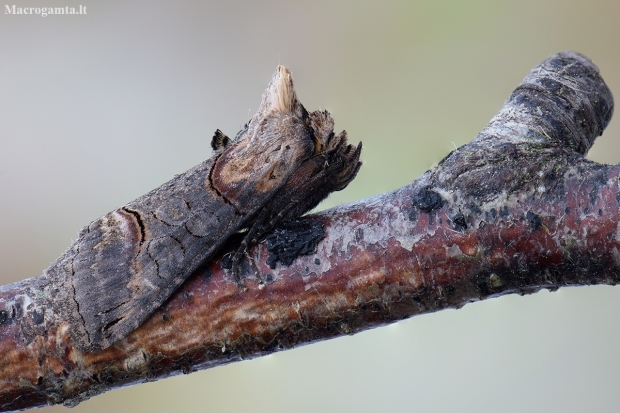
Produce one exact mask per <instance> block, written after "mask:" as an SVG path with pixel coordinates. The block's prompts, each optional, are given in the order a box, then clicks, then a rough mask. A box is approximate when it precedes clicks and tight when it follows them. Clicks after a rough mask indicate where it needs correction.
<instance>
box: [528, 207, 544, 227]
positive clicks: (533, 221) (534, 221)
mask: <svg viewBox="0 0 620 413" xmlns="http://www.w3.org/2000/svg"><path fill="white" fill-rule="evenodd" d="M525 219H527V222H528V223H529V224H530V226H531V227H532V229H533V230H537V229H538V228H539V227H540V225H541V223H542V221H541V220H540V217H539V216H538V215H536V214H535V213H533V212H532V211H527V214H526V215H525Z"/></svg>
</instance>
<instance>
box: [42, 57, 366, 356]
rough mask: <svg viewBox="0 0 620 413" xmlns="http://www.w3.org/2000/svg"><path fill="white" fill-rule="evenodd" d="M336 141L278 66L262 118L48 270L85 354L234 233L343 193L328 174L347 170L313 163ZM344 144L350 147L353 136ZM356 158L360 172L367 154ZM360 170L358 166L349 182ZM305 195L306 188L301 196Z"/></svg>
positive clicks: (124, 327)
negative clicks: (282, 208)
mask: <svg viewBox="0 0 620 413" xmlns="http://www.w3.org/2000/svg"><path fill="white" fill-rule="evenodd" d="M332 137H333V120H332V119H331V116H330V115H329V114H328V113H327V112H324V113H318V112H317V113H314V114H313V115H311V114H309V113H308V112H307V111H306V110H305V109H304V107H303V105H301V103H300V102H299V101H298V100H297V97H296V94H295V90H294V88H293V81H292V78H291V75H290V72H289V70H288V69H287V68H285V67H283V66H279V67H278V68H277V70H276V73H275V74H274V76H273V78H272V80H271V83H270V84H269V87H268V88H267V90H266V91H265V93H264V94H263V98H262V101H261V105H260V108H259V111H258V113H256V115H254V116H253V117H252V119H251V120H250V122H249V123H248V124H247V125H246V126H245V127H244V129H243V130H242V131H241V132H239V133H238V134H237V136H236V137H235V139H234V140H232V141H231V140H230V139H229V138H228V137H227V136H226V135H225V134H224V133H223V132H221V131H219V130H218V131H216V134H215V136H214V137H213V140H212V147H213V149H214V150H215V153H214V155H213V156H212V157H211V158H210V159H208V160H206V161H204V162H202V163H201V164H200V165H197V166H196V167H194V168H192V169H190V170H189V171H187V172H185V173H183V174H181V175H178V176H176V177H175V178H173V179H172V180H170V181H169V182H167V183H165V184H164V185H162V186H161V187H159V188H156V189H154V190H153V191H151V192H149V193H147V194H146V195H143V196H142V197H140V198H138V199H136V200H135V201H133V202H131V203H129V204H127V205H126V206H124V207H122V208H119V209H117V210H115V211H112V212H110V213H109V214H107V215H105V216H103V217H101V218H99V219H98V220H96V221H94V222H93V223H91V224H90V225H89V226H88V227H87V228H85V229H84V230H83V231H82V232H81V233H80V235H79V238H78V240H77V241H76V242H75V243H74V244H73V245H72V246H71V247H70V248H69V249H68V250H67V251H66V252H65V253H64V254H63V256H61V257H60V258H59V259H58V260H57V261H56V262H55V263H54V264H52V265H51V266H50V267H49V268H48V269H47V273H48V274H50V275H52V276H53V277H58V278H59V279H60V280H61V281H62V282H63V283H64V285H65V289H64V291H61V292H60V294H59V299H60V300H62V301H63V306H62V307H63V308H64V311H65V312H66V314H65V316H66V319H67V320H68V322H69V330H70V332H71V335H72V337H73V339H74V341H75V343H76V345H77V347H79V348H80V349H82V350H86V351H93V350H99V349H104V348H106V347H108V346H110V345H111V344H113V343H115V342H117V341H118V340H120V339H122V338H123V337H125V336H126V335H128V334H129V333H130V332H131V331H133V330H134V329H135V328H137V327H138V326H139V325H140V324H142V323H143V322H144V320H145V319H146V318H147V317H148V316H150V315H151V314H152V313H153V311H155V309H157V308H158V307H159V306H161V305H162V304H163V302H164V301H165V300H166V299H167V298H168V297H169V296H170V295H171V294H172V293H173V292H174V291H175V290H176V289H177V288H178V287H179V286H180V285H181V284H182V283H183V282H184V281H185V279H187V277H188V276H189V275H190V274H191V273H192V272H193V271H195V270H196V268H198V266H199V265H200V264H201V263H203V262H204V261H206V260H209V259H212V258H213V257H214V255H215V254H216V253H217V252H218V250H219V249H220V248H221V247H222V246H223V245H224V243H225V242H226V240H227V239H228V238H230V237H231V236H232V235H233V234H235V233H237V232H239V231H240V230H242V229H245V228H249V229H250V231H248V234H250V233H252V234H254V235H256V236H260V235H262V234H264V232H265V229H264V228H267V227H269V228H272V227H273V226H274V225H276V224H277V223H278V222H280V221H282V220H283V219H292V218H295V217H297V216H299V215H301V214H303V213H304V212H306V211H307V210H308V208H307V207H308V206H310V205H314V204H315V203H318V201H317V195H318V198H320V199H322V198H324V197H325V196H327V194H328V193H329V192H331V190H333V189H330V188H333V187H334V185H331V184H330V182H331V180H332V179H333V178H329V176H332V175H338V174H341V173H342V168H341V169H340V170H338V171H335V170H332V169H324V165H326V164H327V163H326V162H324V161H323V160H322V161H321V162H318V163H317V162H316V161H317V159H314V161H310V160H312V159H313V158H315V157H316V156H317V154H319V155H320V156H322V157H324V158H325V159H328V158H329V157H330V156H331V157H333V155H330V154H331V153H332V152H333V153H338V150H339V149H335V150H334V149H333V148H332V149H329V148H330V147H331V145H332V144H331V138H332ZM340 142H341V143H340V146H342V145H343V144H344V145H345V146H346V138H345V139H344V140H341V141H340ZM326 150H327V151H326ZM329 150H331V152H329ZM347 160H348V161H350V162H353V163H354V164H355V165H357V163H358V161H359V150H358V151H357V152H356V153H355V155H354V156H353V157H350V158H347ZM309 161H310V162H314V163H313V164H312V165H311V166H310V167H308V166H307V165H309V164H308V162H309ZM357 168H359V166H353V169H350V168H349V170H348V172H347V173H346V174H347V177H346V181H347V183H348V181H349V180H350V179H352V177H353V176H354V175H355V173H356V172H357ZM351 171H353V173H352V174H351ZM330 174H331V175H330ZM306 175H307V176H306ZM322 184H326V186H324V187H323V188H320V186H321V185H322ZM296 188H297V189H303V191H305V194H301V196H302V198H301V199H300V198H299V196H298V195H300V194H293V193H292V192H293V191H294V190H295V189H296ZM308 192H314V193H315V194H314V195H312V194H311V193H308ZM293 195H295V196H296V198H295V199H298V200H297V201H294V202H295V205H294V208H291V207H289V208H287V209H286V210H287V211H293V212H288V213H287V214H286V216H284V215H285V214H280V215H278V214H277V213H275V214H274V211H273V210H272V208H274V207H276V206H277V207H279V206H281V205H284V204H286V203H287V199H286V198H287V197H291V196H293ZM304 196H305V197H306V199H305V200H304V198H303V197H304ZM257 219H260V220H261V223H260V226H259V225H257V224H255V221H256V220H257ZM268 221H269V225H266V224H267V222H268ZM252 241H255V237H253V238H251V239H249V240H248V239H246V240H244V243H243V246H242V247H240V250H241V249H244V248H247V247H248V245H249V243H251V242H252ZM234 278H235V279H236V280H237V281H238V278H237V277H236V276H235V277H234Z"/></svg>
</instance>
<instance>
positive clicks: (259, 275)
mask: <svg viewBox="0 0 620 413" xmlns="http://www.w3.org/2000/svg"><path fill="white" fill-rule="evenodd" d="M612 111H613V99H612V95H611V92H610V91H609V89H608V88H607V86H606V85H605V83H604V82H603V80H602V78H601V77H600V75H599V72H598V68H597V67H596V66H594V65H593V64H592V63H591V62H590V61H589V60H588V59H587V58H586V57H584V56H581V55H578V54H576V53H571V52H565V53H561V54H558V55H555V56H552V57H551V58H549V59H547V60H546V61H544V62H543V63H541V65H539V66H538V67H536V68H534V69H533V70H532V71H531V72H530V73H529V74H528V76H527V77H526V78H525V80H524V81H523V83H522V84H521V85H520V86H519V87H518V88H517V89H516V90H515V91H514V93H513V94H512V95H511V97H510V98H509V100H508V101H507V103H506V105H505V106H504V108H503V109H502V110H501V111H500V112H499V114H498V115H496V116H495V117H494V118H493V119H492V120H491V122H490V123H489V125H488V126H487V127H486V128H485V129H484V130H483V131H482V132H481V133H480V134H479V135H478V136H477V137H476V138H475V139H474V140H473V141H472V142H471V143H469V144H467V145H465V146H463V147H461V148H459V149H456V150H454V151H453V152H452V153H450V154H449V155H448V156H447V157H446V158H445V159H444V160H443V161H442V162H441V163H440V164H439V165H438V166H437V167H435V168H434V169H432V170H430V171H428V172H426V173H425V174H424V175H422V176H421V177H420V178H419V179H417V180H415V181H414V182H412V183H411V184H409V185H407V186H405V187H403V188H401V189H399V190H397V191H394V192H391V193H387V194H383V195H380V196H377V197H373V198H369V199H365V200H362V201H358V202H355V203H352V204H348V205H343V206H341V207H338V208H335V209H332V210H329V211H325V212H322V213H319V214H316V215H313V216H311V217H309V218H306V219H308V220H313V221H321V222H323V223H324V225H325V227H324V228H325V232H326V235H325V238H323V239H322V241H320V243H319V244H318V248H317V251H316V253H315V254H311V255H306V256H301V257H298V258H296V259H295V260H294V261H293V263H292V264H291V265H290V266H285V265H283V264H281V263H278V264H277V265H276V268H275V269H271V268H270V267H269V265H268V264H267V261H268V256H269V254H270V252H269V251H268V248H267V245H266V243H264V242H263V243H260V244H259V245H257V246H256V247H255V248H254V249H252V250H251V252H250V254H251V256H252V257H253V259H254V262H255V265H254V266H253V265H249V264H248V265H247V266H246V267H247V268H245V271H246V274H247V278H246V279H245V286H246V289H245V290H243V289H241V288H239V287H238V286H237V284H236V283H235V282H234V280H233V278H232V276H231V274H230V273H229V271H227V270H225V269H223V268H222V263H223V262H225V261H226V260H223V259H222V257H223V256H224V254H225V253H226V252H229V251H231V250H233V249H234V247H235V245H234V242H232V243H231V245H229V247H228V249H227V250H226V251H223V252H222V255H220V258H218V259H216V260H215V261H212V262H210V263H207V264H205V266H204V267H203V268H202V269H200V270H199V271H196V273H195V274H194V275H193V276H192V277H191V278H190V279H189V280H188V281H187V282H186V283H185V284H184V285H183V286H182V287H181V288H180V289H179V290H178V291H177V292H176V293H175V294H174V295H173V296H172V297H171V298H170V299H169V300H168V301H167V302H166V304H164V305H163V306H162V307H161V308H160V309H159V310H158V311H156V312H155V313H154V314H153V316H152V317H150V318H149V319H148V320H147V321H146V322H145V323H144V324H143V325H142V326H141V327H139V328H138V329H137V330H135V331H134V332H133V333H132V334H130V335H129V336H128V337H127V338H126V339H124V340H122V341H120V342H118V343H116V344H115V345H112V346H111V347H110V348H108V349H106V350H103V351H100V352H94V353H83V352H80V351H79V350H77V349H76V348H74V346H73V343H72V341H71V338H70V335H69V334H68V325H67V322H66V321H65V320H63V319H62V318H61V317H60V314H61V311H60V309H59V308H58V301H57V300H55V297H56V296H57V295H58V294H59V292H60V289H61V288H63V287H62V285H61V284H60V283H59V282H58V281H57V280H54V279H53V278H52V277H49V276H48V274H47V273H44V274H43V275H41V276H39V277H35V278H30V279H28V280H24V281H22V282H19V283H15V284H11V285H7V286H4V287H2V288H0V354H2V357H1V358H0V411H12V410H19V409H26V408H31V407H36V406H41V405H45V404H56V403H65V404H66V405H70V406H71V405H75V404H77V403H79V402H80V401H82V400H85V399H87V398H89V397H92V396H94V395H96V394H99V393H102V392H104V391H107V390H111V389H114V388H118V387H123V386H127V385H130V384H135V383H140V382H145V381H152V380H158V379H160V378H163V377H167V376H171V375H175V374H179V373H189V372H191V371H195V370H200V369H205V368H209V367H213V366H218V365H222V364H227V363H230V362H233V361H238V360H243V359H248V358H253V357H258V356H262V355H265V354H269V353H272V352H275V351H279V350H284V349H288V348H292V347H295V346H298V345H302V344H308V343H312V342H315V341H319V340H324V339H327V338H332V337H336V336H339V335H343V334H354V333H356V332H359V331H362V330H365V329H369V328H374V327H378V326H381V325H385V324H388V323H391V322H394V321H397V320H400V319H403V318H407V317H411V316H413V315H417V314H424V313H428V312H433V311H437V310H441V309H444V308H455V307H456V308H458V307H461V306H463V305H465V304H467V303H469V302H472V301H477V300H482V299H486V298H489V297H496V296H500V295H503V294H509V293H519V294H528V293H533V292H536V291H538V290H540V289H542V288H547V289H550V290H555V289H557V288H559V287H561V286H565V285H592V284H616V283H617V282H618V280H619V279H620V227H619V226H618V225H619V224H618V222H619V221H620V217H619V208H618V204H619V202H620V190H619V186H618V180H619V179H620V168H619V167H618V166H613V165H600V164H597V163H594V162H590V161H588V160H586V159H585V158H584V155H585V153H586V152H587V151H588V149H589V148H590V147H591V146H592V144H593V143H594V139H595V138H596V137H597V136H599V135H600V134H601V133H602V131H603V129H604V127H605V126H606V125H607V123H608V122H609V120H610V118H611V114H612ZM288 231H289V233H288V234H285V235H286V236H284V237H283V239H289V241H288V242H290V239H301V238H303V237H304V236H306V235H304V234H305V233H304V234H300V233H299V231H300V229H299V228H296V227H291V228H289V229H288ZM282 242H284V244H286V242H287V241H282V240H280V241H277V240H276V241H273V242H272V243H271V244H272V245H270V247H269V249H270V250H271V251H272V252H271V253H272V254H273V251H274V249H276V248H277V247H278V245H277V244H278V243H280V244H282ZM280 246H282V245H280ZM269 263H270V264H272V265H273V258H272V259H271V260H269ZM253 267H255V268H253ZM261 280H263V281H261Z"/></svg>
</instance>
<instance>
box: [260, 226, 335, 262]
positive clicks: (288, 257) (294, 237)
mask: <svg viewBox="0 0 620 413" xmlns="http://www.w3.org/2000/svg"><path fill="white" fill-rule="evenodd" d="M324 227H325V223H324V222H323V221H318V220H311V219H302V220H295V221H291V222H287V223H285V224H284V225H282V226H280V227H279V228H276V229H275V230H274V231H273V232H272V233H271V234H269V235H268V236H267V237H265V242H266V243H267V250H268V251H269V257H268V258H267V265H269V267H270V268H271V269H274V268H275V267H276V264H277V263H278V261H279V262H281V263H282V264H284V265H287V266H288V265H291V264H292V263H293V261H294V260H295V258H297V257H299V256H300V255H310V254H314V253H315V252H316V247H317V245H318V244H319V241H321V240H322V239H323V237H324V236H325V229H324Z"/></svg>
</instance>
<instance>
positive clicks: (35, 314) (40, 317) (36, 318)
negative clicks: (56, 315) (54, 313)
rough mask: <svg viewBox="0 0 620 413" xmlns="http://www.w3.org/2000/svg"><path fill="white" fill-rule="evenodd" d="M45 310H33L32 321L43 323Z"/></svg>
mask: <svg viewBox="0 0 620 413" xmlns="http://www.w3.org/2000/svg"><path fill="white" fill-rule="evenodd" d="M43 319H44V318H43V312H38V311H37V310H35V311H33V312H32V321H33V322H34V323H35V324H41V323H42V322H43Z"/></svg>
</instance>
